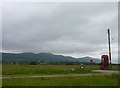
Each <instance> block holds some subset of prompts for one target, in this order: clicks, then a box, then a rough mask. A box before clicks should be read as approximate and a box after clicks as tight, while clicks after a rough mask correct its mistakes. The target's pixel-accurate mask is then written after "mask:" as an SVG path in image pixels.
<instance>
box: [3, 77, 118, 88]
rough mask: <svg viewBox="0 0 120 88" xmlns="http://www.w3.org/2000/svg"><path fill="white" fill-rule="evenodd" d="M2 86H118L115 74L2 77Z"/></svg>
mask: <svg viewBox="0 0 120 88" xmlns="http://www.w3.org/2000/svg"><path fill="white" fill-rule="evenodd" d="M3 86H118V79H117V77H116V76H89V77H56V78H19V79H12V78H11V79H3Z"/></svg>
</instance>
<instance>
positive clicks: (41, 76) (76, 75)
mask: <svg viewBox="0 0 120 88" xmlns="http://www.w3.org/2000/svg"><path fill="white" fill-rule="evenodd" d="M99 75H110V74H103V73H102V74H62V75H40V76H9V77H2V79H9V78H50V77H78V76H99Z"/></svg>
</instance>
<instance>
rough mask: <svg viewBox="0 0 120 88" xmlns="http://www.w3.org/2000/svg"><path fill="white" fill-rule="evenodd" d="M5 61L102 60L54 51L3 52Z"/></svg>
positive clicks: (98, 61) (96, 61)
mask: <svg viewBox="0 0 120 88" xmlns="http://www.w3.org/2000/svg"><path fill="white" fill-rule="evenodd" d="M1 54H2V61H3V62H13V61H18V62H20V61H22V62H23V61H24V62H25V61H27V62H31V61H37V62H40V61H46V62H49V61H51V62H60V61H62V62H90V60H91V59H92V60H93V62H95V63H100V60H99V59H97V58H92V57H83V58H74V57H70V56H63V55H55V54H52V53H38V54H35V53H19V54H15V53H1Z"/></svg>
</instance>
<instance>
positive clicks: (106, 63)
mask: <svg viewBox="0 0 120 88" xmlns="http://www.w3.org/2000/svg"><path fill="white" fill-rule="evenodd" d="M107 68H109V58H108V55H102V57H101V69H107Z"/></svg>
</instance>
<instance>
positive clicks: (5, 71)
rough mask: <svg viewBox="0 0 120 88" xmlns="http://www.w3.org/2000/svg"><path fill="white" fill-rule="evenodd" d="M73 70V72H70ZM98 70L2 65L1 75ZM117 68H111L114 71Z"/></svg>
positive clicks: (86, 66)
mask: <svg viewBox="0 0 120 88" xmlns="http://www.w3.org/2000/svg"><path fill="white" fill-rule="evenodd" d="M71 68H73V69H75V71H71V70H70V69H71ZM95 69H100V66H99V65H92V66H91V65H85V68H84V69H80V65H12V64H3V65H2V75H3V76H9V75H38V74H39V75H52V74H83V73H91V70H95ZM116 69H117V66H113V70H116Z"/></svg>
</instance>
